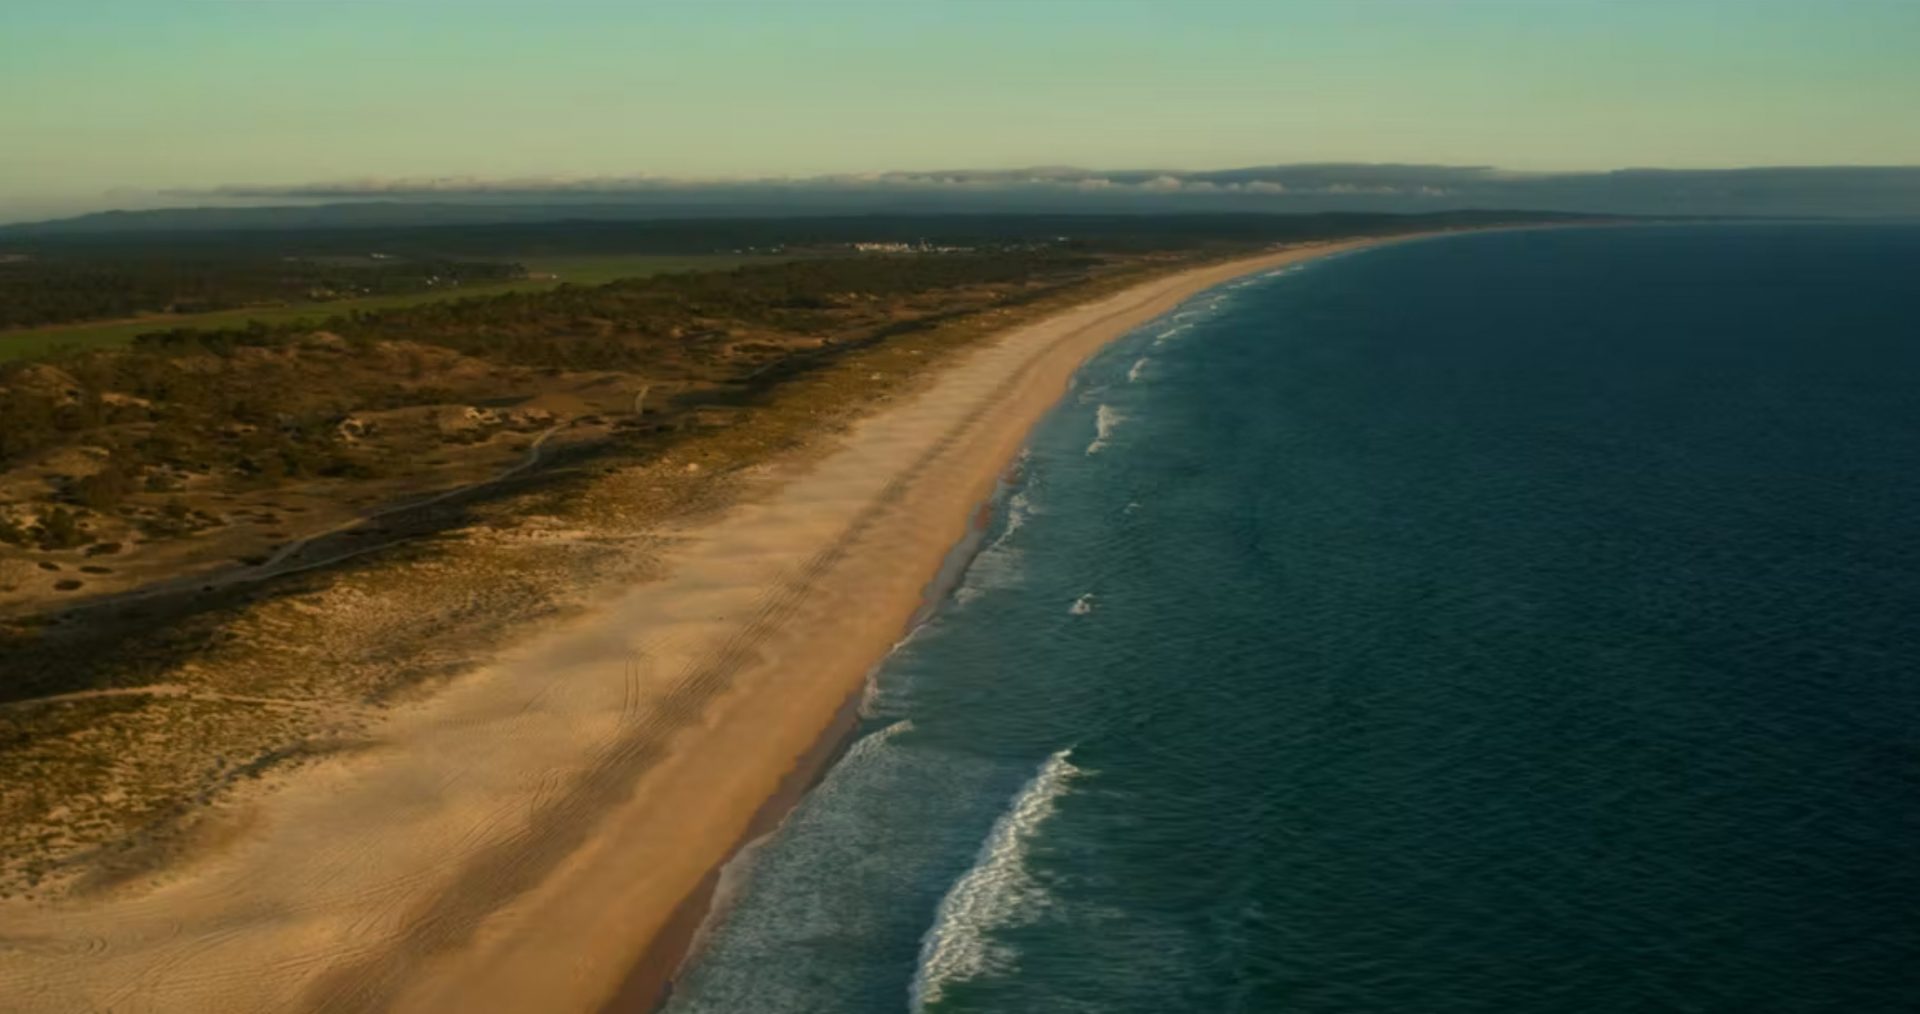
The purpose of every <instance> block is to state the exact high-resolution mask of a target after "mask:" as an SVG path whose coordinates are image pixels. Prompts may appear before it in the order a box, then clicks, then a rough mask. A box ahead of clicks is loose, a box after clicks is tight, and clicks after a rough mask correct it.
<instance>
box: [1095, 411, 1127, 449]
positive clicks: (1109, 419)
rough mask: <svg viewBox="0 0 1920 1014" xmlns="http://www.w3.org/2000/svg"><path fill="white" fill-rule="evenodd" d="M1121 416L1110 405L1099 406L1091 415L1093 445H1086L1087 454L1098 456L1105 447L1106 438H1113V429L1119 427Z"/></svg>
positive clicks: (1122, 417)
mask: <svg viewBox="0 0 1920 1014" xmlns="http://www.w3.org/2000/svg"><path fill="white" fill-rule="evenodd" d="M1124 418H1126V417H1125V416H1122V415H1121V414H1120V413H1119V412H1118V411H1117V410H1115V409H1114V407H1113V406H1112V405H1101V406H1100V407H1099V408H1098V409H1097V410H1095V411H1094V413H1093V443H1090V444H1088V445H1087V453H1088V454H1099V453H1100V449H1101V448H1103V447H1105V446H1107V438H1108V437H1111V436H1113V429H1114V427H1116V426H1118V425H1120V421H1121V420H1122V419H1124Z"/></svg>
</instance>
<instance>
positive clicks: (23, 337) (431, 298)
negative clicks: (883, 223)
mask: <svg viewBox="0 0 1920 1014" xmlns="http://www.w3.org/2000/svg"><path fill="white" fill-rule="evenodd" d="M514 259H515V260H516V261H518V262H519V263H520V264H522V265H524V266H525V267H526V269H527V272H528V273H529V274H531V275H536V276H538V275H552V276H554V277H552V278H538V277H536V278H529V279H526V280H524V281H517V282H503V283H500V284H497V285H469V286H466V287H464V288H459V289H445V290H439V291H433V292H414V293H408V294H406V295H403V296H369V297H367V298H365V299H337V300H332V301H330V302H325V303H290V304H286V305H282V306H254V307H247V308H245V309H240V310H216V311H213V312H211V313H189V314H177V315H176V314H155V315H153V316H151V317H141V318H138V319H135V320H114V321H102V322H97V323H89V324H62V325H56V326H54V327H43V328H31V329H28V330H23V331H0V359H18V358H20V357H22V356H32V355H38V354H41V353H44V352H50V351H54V350H58V349H84V348H94V347H98V346H101V345H120V344H124V343H126V342H130V341H132V340H133V339H134V337H135V336H136V335H142V334H146V333H147V332H149V331H165V330H167V329H169V328H176V327H197V328H223V327H245V326H246V324H247V323H248V322H249V321H256V320H257V321H260V322H261V323H263V324H288V323H292V322H294V321H312V322H314V323H318V322H320V321H323V320H326V319H327V318H328V317H332V316H334V315H336V314H342V313H346V312H347V311H349V310H381V309H387V308H389V307H396V306H414V305H417V304H419V303H435V302H439V301H441V300H447V299H461V298H466V297H472V296H491V295H498V294H500V293H503V292H540V291H544V290H546V289H551V288H555V287H557V286H560V285H604V284H606V283H608V282H612V281H617V280H619V279H622V278H641V277H644V276H646V275H657V274H661V273H662V272H667V271H721V270H725V269H727V268H732V267H737V266H739V265H742V264H770V263H773V262H775V261H781V260H788V259H790V258H785V257H775V256H761V255H747V254H701V255H692V256H663V255H655V254H628V255H619V254H615V255H606V256H579V257H566V256H561V257H529V258H525V259H521V258H514Z"/></svg>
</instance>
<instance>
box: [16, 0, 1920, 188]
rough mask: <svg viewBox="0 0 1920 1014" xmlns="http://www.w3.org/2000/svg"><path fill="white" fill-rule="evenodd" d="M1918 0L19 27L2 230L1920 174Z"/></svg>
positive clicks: (1367, 0)
mask: <svg viewBox="0 0 1920 1014" xmlns="http://www.w3.org/2000/svg"><path fill="white" fill-rule="evenodd" d="M1916 53H1920V0H1804V2H1787V0H1337V2H1336V0H1244V2H1243V0H1179V2H1157V0H1139V2H1126V0H1113V2H1107V0H1021V2H1012V0H1007V2H1002V0H964V2H962V0H944V2H943V0H885V2H838V0H779V2H767V3H754V2H745V0H699V2H694V0H689V2H671V3H669V2H646V0H624V2H621V0H596V2H586V0H519V2H491V0H187V2H181V0H0V96H4V100H0V221H4V220H18V219H22V218H30V217H45V216H48V215H54V214H69V213H75V212H80V211H88V210H97V209H100V208H105V207H137V206H152V205H156V204H165V203H182V202H186V203H192V201H193V200H194V199H195V197H196V196H197V195H201V194H203V193H204V192H209V191H214V190H216V189H217V188H221V187H232V186H241V187H259V188H266V189H269V190H271V189H273V188H276V187H298V186H302V185H308V184H314V183H326V182H335V181H349V180H361V181H366V180H379V181H390V180H418V179H429V178H441V177H469V178H474V179H477V180H499V179H525V178H538V179H553V178H561V179H573V178H582V177H620V178H629V177H636V176H665V177H687V178H709V177H724V178H763V177H806V176H815V175H821V174H841V173H868V172H878V171H889V170H894V171H909V172H917V171H929V170H943V169H1001V168H1014V167H1025V166H1060V165H1071V166H1084V167H1091V168H1114V169H1120V168H1128V169H1172V170H1206V169H1223V168H1230V167H1235V166H1247V165H1274V164H1289V163H1311V162H1410V163H1423V164H1448V165H1474V166H1486V165H1491V166H1499V167H1502V168H1504V169H1512V170H1520V171H1563V170H1600V169H1611V168H1619V167H1628V166H1649V167H1663V168H1682V169H1686V168H1710V167H1735V166H1779V165H1790V166H1805V165H1846V164H1852V165H1881V166H1890V165H1906V166H1920V116H1916V115H1915V112H1914V110H1915V108H1916V107H1920V59H1916V58H1915V54H1916Z"/></svg>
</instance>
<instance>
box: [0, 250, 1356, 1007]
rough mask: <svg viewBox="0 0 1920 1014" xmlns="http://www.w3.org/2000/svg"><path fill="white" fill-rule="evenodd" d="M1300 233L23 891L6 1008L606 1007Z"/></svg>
mask: <svg viewBox="0 0 1920 1014" xmlns="http://www.w3.org/2000/svg"><path fill="white" fill-rule="evenodd" d="M1358 245H1362V243H1360V242H1354V243H1339V244H1329V245H1324V246H1318V247H1307V248H1298V249H1295V250H1291V251H1286V252H1281V253H1276V254H1272V255H1268V256H1264V257H1259V258H1253V259H1249V260H1243V261H1238V262H1234V263H1231V264H1225V265H1219V266H1215V267H1210V268H1203V269H1197V270H1193V271H1188V272H1185V273H1182V274H1178V275H1173V276H1169V277H1165V278H1161V279H1158V280H1155V281H1151V282H1147V283H1144V284H1142V285H1139V286H1136V287H1134V288H1131V289H1128V290H1126V291H1124V292H1121V293H1119V294H1117V295H1114V296H1110V297H1107V298H1105V299H1102V300H1099V301H1097V302H1094V303H1090V304H1087V305H1084V306H1081V307H1078V308H1076V309H1073V310H1070V311H1067V312H1065V313H1062V314H1060V315H1057V316H1055V317H1052V318H1049V319H1047V320H1045V321H1042V322H1040V323H1037V324H1033V325H1029V326H1027V327H1023V328H1019V329H1016V330H1013V331H1010V332H1008V333H1006V334H1004V335H1002V336H1000V337H999V338H997V339H995V340H993V341H990V342H987V343H983V344H982V345H981V346H980V347H978V348H977V349H976V350H974V351H972V352H970V353H969V354H967V355H966V356H965V357H964V358H963V359H961V360H959V361H957V362H955V363H954V364H952V365H951V366H950V367H948V368H946V369H945V370H944V371H943V372H942V373H941V374H940V375H939V376H938V377H937V378H935V380H934V382H933V383H932V384H931V386H930V387H929V388H928V389H927V390H926V391H925V392H923V393H921V394H919V395H917V396H915V397H913V398H911V399H908V400H905V401H904V402H902V403H901V404H899V405H896V406H893V407H890V408H888V409H886V410H884V411H882V412H880V413H878V414H876V415H874V416H872V417H870V418H868V419H867V420H866V421H864V422H862V423H861V424H860V425H859V426H857V427H856V429H855V430H854V431H853V432H852V433H851V434H850V435H849V436H848V437H846V438H845V440H844V441H843V443H842V444H841V445H840V446H839V447H838V449H837V450H835V451H834V452H832V453H831V454H830V455H829V456H827V457H826V458H825V459H824V460H821V461H819V463H818V464H816V465H815V466H813V467H812V468H810V469H808V470H806V471H804V472H803V473H800V474H794V475H790V476H784V477H783V481H782V482H781V483H780V484H779V485H778V487H777V488H776V489H775V490H774V492H773V493H772V494H771V495H768V496H765V497H762V498H760V499H759V500H758V501H757V502H750V503H746V504H742V505H740V506H737V507H735V508H733V509H731V510H729V511H728V512H726V514H725V515H724V516H722V517H721V518H720V519H718V520H717V521H715V522H713V523H710V524H707V525H704V526H702V527H700V528H697V529H691V530H686V531H682V532H678V533H675V534H677V536H678V543H677V548H676V549H675V550H673V551H672V552H671V553H670V557H669V564H670V570H669V573H668V576H667V577H665V578H663V579H662V580H659V581H654V582H650V583H647V584H644V585H641V586H639V587H636V588H633V589H632V590H630V591H629V592H627V593H626V594H624V595H623V596H621V597H619V598H618V599H617V600H615V601H610V602H608V603H606V605H605V606H604V607H603V608H600V609H597V610H595V611H593V612H592V613H590V614H589V615H586V616H584V617H580V618H577V619H574V620H570V621H568V622H566V623H565V624H562V625H558V626H554V627H551V628H549V629H546V630H544V631H541V632H539V633H538V634H537V635H534V636H531V637H529V638H527V639H524V640H522V641H521V642H520V643H519V644H518V645H517V646H516V647H515V648H513V649H512V650H511V651H509V652H507V653H506V654H504V655H502V656H501V657H499V658H498V659H497V660H496V661H495V662H494V663H493V664H491V665H489V666H488V667H486V668H485V669H482V670H480V671H478V672H475V673H473V674H471V675H469V676H467V677H464V678H462V679H461V680H459V681H458V682H456V683H455V684H453V685H452V686H451V687H449V688H448V689H447V690H446V691H444V692H443V693H441V694H439V695H438V696H436V697H435V698H434V699H432V700H431V701H428V702H426V703H423V704H420V705H415V706H410V707H407V708H403V709H400V710H397V711H396V712H394V713H393V714H392V715H391V717H390V718H389V719H388V720H387V721H385V722H384V723H382V725H381V726H380V727H379V728H378V730H377V731H376V733H375V736H376V739H375V742H374V744H373V745H372V746H371V747H369V748H368V749H366V750H363V751H359V752H356V753H353V754H351V755H346V756H339V757H335V758H333V759H330V760H327V761H324V762H322V763H320V764H317V765H315V766H313V767H311V768H308V769H305V770H302V771H300V772H298V773H297V774H296V775H294V776H293V778H292V781H291V782H290V784H288V785H287V786H286V787H284V788H283V789H282V790H280V791H278V792H275V793H273V794H270V795H268V796H266V797H264V798H263V799H262V800H260V801H259V802H257V803H256V804H254V805H253V806H252V807H251V808H250V809H249V810H248V811H247V812H246V813H245V815H244V817H241V818H236V819H235V820H234V822H233V826H232V827H231V828H229V829H228V831H229V833H228V834H227V836H226V837H227V841H226V843H225V844H224V845H223V847H221V848H220V849H219V850H218V851H217V852H215V853H213V854H211V855H207V856H203V857H201V858H200V859H198V860H197V861H196V862H195V863H193V864H192V865H190V866H186V867H183V868H181V869H180V870H178V871H177V872H176V874H175V875H174V876H173V877H172V879H171V880H170V881H169V882H168V883H166V884H164V885H163V886H160V887H157V888H154V889H151V890H148V891H145V892H144V893H140V894H137V895H132V896H121V897H113V898H104V899H97V900H94V901H91V902H84V903H70V904H61V905H37V906H32V907H28V906H23V905H20V904H18V903H11V904H0V1010H36V1011H37V1010H46V1011H81V1010H106V1009H111V1010H113V1011H116V1012H133V1011H191V1012H210V1011H265V1010H274V1011H280V1010H326V1011H348V1010H353V1011H357V1010H376V1009H377V1010H431V1011H441V1010H458V1011H463V1012H471V1011H532V1010H538V1011H568V1010H586V1009H593V1008H595V1007H596V1006H597V1005H598V1004H600V1003H602V1002H604V1000H605V999H606V998H607V997H608V996H609V995H610V994H611V993H612V991H613V990H614V989H615V988H616V987H617V986H618V985H619V984H620V983H621V981H622V979H623V978H624V977H625V975H626V973H627V971H628V970H629V968H630V966H631V965H632V964H633V962H634V961H635V960H636V958H637V957H638V956H639V954H640V953H641V952H642V951H643V950H644V949H645V948H646V946H647V944H648V942H649V941H650V940H651V939H652V938H653V936H654V935H655V934H656V933H658V932H659V931H660V930H661V927H662V926H663V924H664V923H665V922H666V920H667V919H668V917H669V915H670V914H671V913H672V912H673V910H674V908H675V906H676V905H677V904H679V903H680V902H681V900H682V899H684V898H686V897H687V896H688V895H689V894H690V893H691V892H693V891H694V889H695V888H696V886H697V885H699V884H700V882H701V881H702V879H703V878H704V877H705V876H706V875H707V874H708V873H709V872H710V871H711V870H712V868H713V867H714V866H715V864H716V863H718V862H719V861H721V860H722V859H723V858H724V857H725V856H726V855H727V853H728V852H729V850H730V849H731V848H732V847H733V846H734V845H735V843H736V842H737V840H738V839H739V837H740V836H741V834H742V832H743V831H744V830H745V828H746V827H747V824H748V821H749V819H750V818H751V817H752V815H753V814H754V812H755V810H756V809H757V808H758V807H759V806H760V805H761V803H762V802H763V801H764V800H766V799H767V798H768V797H769V795H770V794H772V793H773V792H774V790H775V788H776V787H777V786H778V784H779V782H780V780H781V778H782V777H783V775H785V774H786V773H787V772H788V771H789V770H790V769H791V768H792V766H793V765H794V762H795V759H796V758H798V757H800V756H801V755H803V754H804V753H806V752H807V751H808V750H809V748H810V747H811V746H812V745H813V743H814V741H815V740H816V738H817V737H818V736H819V735H820V733H821V731H822V730H823V729H825V728H826V727H827V726H828V725H829V724H830V722H831V721H832V718H833V716H834V714H835V712H836V711H837V710H838V709H839V708H840V706H841V705H842V703H843V702H844V701H845V700H846V699H847V697H848V695H849V694H850V693H853V692H854V691H856V690H857V689H858V688H859V686H860V684H861V682H862V680H863V678H864V675H865V673H866V672H867V671H869V669H870V668H871V667H872V665H873V664H874V663H875V661H876V660H877V659H879V658H882V657H884V655H885V654H886V652H887V651H888V650H889V648H890V647H891V646H892V644H893V643H894V642H895V640H896V639H897V638H898V636H899V634H900V632H901V630H902V628H903V627H904V625H905V624H906V623H907V622H908V620H909V619H910V617H911V615H912V614H913V612H914V610H915V609H916V607H917V606H918V605H919V602H920V596H921V591H922V589H923V587H924V585H925V584H926V582H927V581H928V580H929V579H930V578H931V577H932V576H933V575H934V573H935V572H936V570H937V569H938V568H939V566H940V564H941V561H942V559H943V557H944V556H945V554H946V552H947V550H948V548H949V547H950V546H952V545H953V544H954V543H955V542H956V541H958V540H959V539H960V538H961V537H962V536H963V535H964V534H965V531H966V526H967V524H968V522H969V516H970V514H971V513H972V511H973V509H974V507H975V506H976V505H977V504H978V503H979V502H980V501H981V500H982V499H983V498H984V497H985V496H987V495H988V494H989V493H990V492H991V490H992V487H993V483H994V481H995V479H996V477H997V475H998V474H999V472H1000V471H1001V469H1002V468H1003V467H1004V465H1005V463H1006V462H1007V461H1008V460H1009V459H1011V458H1012V457H1013V455H1014V454H1015V453H1017V451H1018V449H1019V447H1020V445H1021V444H1022V443H1023V442H1024V440H1025V437H1026V433H1027V431H1028V430H1029V428H1030V427H1031V426H1032V424H1033V423H1034V422H1035V421H1036V420H1037V419H1038V418H1039V417H1040V416H1041V415H1042V414H1043V413H1044V412H1045V411H1046V410H1047V409H1048V407H1049V406H1051V405H1052V404H1053V403H1054V402H1055V401H1056V400H1057V399H1058V398H1059V396H1060V394H1061V392H1062V391H1063V390H1064V389H1065V388H1066V386H1067V384H1068V382H1069V380H1070V378H1071V376H1072V374H1073V372H1074V370H1075V369H1076V368H1077V367H1078V366H1079V364H1080V363H1081V362H1082V361H1084V359H1085V358H1086V357H1087V356H1088V355H1090V354H1091V353H1092V352H1094V351H1095V350H1097V349H1098V348H1099V347H1100V346H1101V345H1102V344H1104V343H1105V342H1107V341H1108V340H1110V339H1112V338H1113V337H1116V336H1117V335H1119V334H1122V333H1124V332H1126V331H1127V330H1130V329H1131V328H1133V327H1135V326H1138V325H1140V324H1142V323H1144V322H1146V321H1148V320H1150V319H1152V318H1153V317H1155V316H1158V315H1160V314H1163V313H1165V312H1166V311H1168V310H1170V309H1171V308H1172V307H1173V306H1174V305H1176V304H1177V303H1178V302H1179V301H1181V300H1182V299H1184V298H1186V297H1188V296H1190V295H1192V294H1193V293H1195V292H1197V291H1200V290H1201V289H1204V288H1207V287H1209V286H1211V285H1215V284H1218V283H1220V282H1222V281H1225V280H1227V279H1229V278H1232V277H1234V276H1237V275H1241V274H1245V273H1248V272H1252V271H1257V270H1262V269H1267V268H1272V267H1277V266H1280V265H1282V264H1286V263H1290V262H1293V261H1298V260H1303V259H1306V258H1309V257H1313V256H1317V255H1321V254H1325V253H1329V252H1334V251H1337V250H1341V249H1348V248H1351V247H1354V246H1358Z"/></svg>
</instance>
